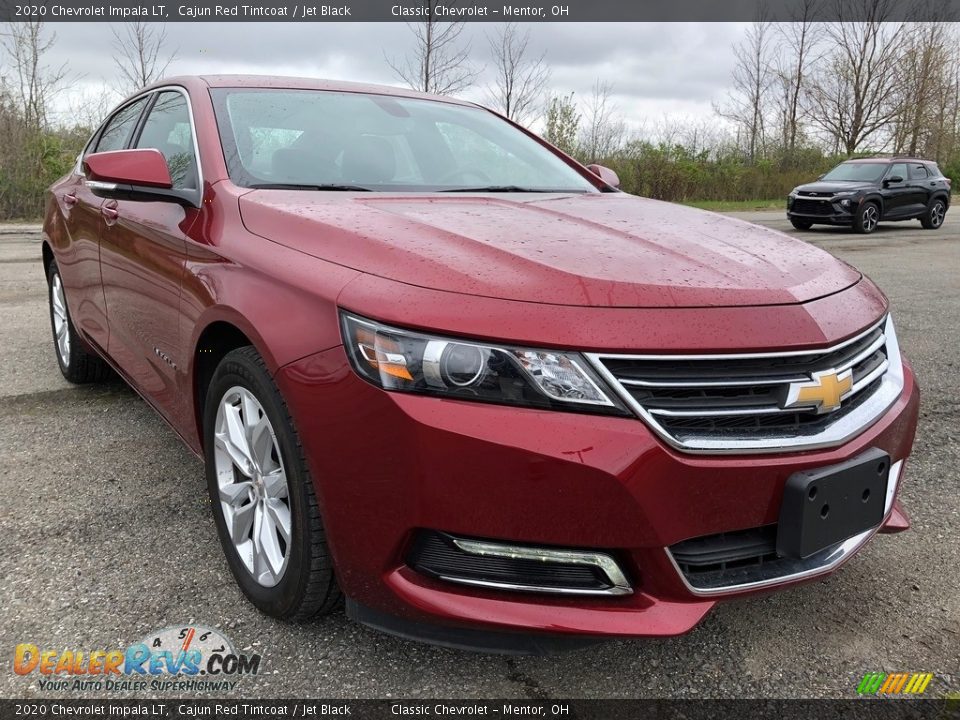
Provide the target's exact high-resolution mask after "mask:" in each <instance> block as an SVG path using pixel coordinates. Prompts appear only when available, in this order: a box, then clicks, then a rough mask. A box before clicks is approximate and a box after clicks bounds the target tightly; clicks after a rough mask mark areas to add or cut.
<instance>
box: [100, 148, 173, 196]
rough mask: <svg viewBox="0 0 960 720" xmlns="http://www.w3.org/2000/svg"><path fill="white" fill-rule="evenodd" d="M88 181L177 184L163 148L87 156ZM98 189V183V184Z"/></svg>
mask: <svg viewBox="0 0 960 720" xmlns="http://www.w3.org/2000/svg"><path fill="white" fill-rule="evenodd" d="M83 164H84V167H85V169H86V171H87V172H86V175H87V179H88V180H92V181H93V182H94V183H101V184H115V185H133V186H138V187H148V188H161V189H164V190H169V189H170V188H172V187H173V180H171V179H170V170H168V169H167V161H166V160H164V159H163V153H161V152H160V151H159V150H153V149H146V150H114V151H111V152H102V153H94V154H93V155H87V157H86V159H85V160H84V162H83ZM94 187H95V188H96V187H97V186H94Z"/></svg>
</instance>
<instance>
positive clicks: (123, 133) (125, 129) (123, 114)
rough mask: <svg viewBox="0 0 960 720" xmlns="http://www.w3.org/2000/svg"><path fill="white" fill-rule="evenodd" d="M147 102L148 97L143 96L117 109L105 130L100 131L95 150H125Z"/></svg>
mask: <svg viewBox="0 0 960 720" xmlns="http://www.w3.org/2000/svg"><path fill="white" fill-rule="evenodd" d="M146 104H147V98H145V97H143V98H140V99H139V100H135V101H134V102H132V103H130V104H129V105H127V106H126V107H124V108H121V109H120V110H119V111H117V113H116V114H115V115H114V116H113V117H112V118H110V120H109V121H108V122H107V125H106V127H105V128H104V129H103V132H101V133H100V137H99V138H98V139H97V147H96V148H95V150H94V151H95V152H108V151H110V150H123V149H124V148H125V147H126V146H127V142H128V141H129V140H130V136H131V135H132V134H133V129H134V127H135V126H136V124H137V120H138V119H139V118H140V113H141V112H142V111H143V106H144V105H146Z"/></svg>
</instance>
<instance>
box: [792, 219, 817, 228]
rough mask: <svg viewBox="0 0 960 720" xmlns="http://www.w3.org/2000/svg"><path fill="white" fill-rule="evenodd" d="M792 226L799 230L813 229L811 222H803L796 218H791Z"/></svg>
mask: <svg viewBox="0 0 960 720" xmlns="http://www.w3.org/2000/svg"><path fill="white" fill-rule="evenodd" d="M790 224H791V225H793V226H794V227H795V228H796V229H797V230H809V229H810V228H812V227H813V223H812V222H810V221H809V220H802V219H800V218H795V217H792V218H790Z"/></svg>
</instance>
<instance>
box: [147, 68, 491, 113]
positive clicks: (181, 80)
mask: <svg viewBox="0 0 960 720" xmlns="http://www.w3.org/2000/svg"><path fill="white" fill-rule="evenodd" d="M197 81H200V82H202V83H203V84H204V85H206V86H208V87H211V88H264V89H287V90H326V91H331V92H350V93H367V94H372V95H390V96H393V97H404V98H418V99H424V100H435V101H438V102H445V103H450V104H454V105H469V106H473V105H474V103H471V102H467V101H465V100H458V99H456V98H452V97H448V96H445V95H432V94H430V93H424V92H419V91H418V90H411V89H409V88H402V87H394V86H392V85H375V84H372V83H356V82H346V81H341V80H325V79H322V78H307V77H285V76H282V75H181V76H177V77H170V78H164V79H163V80H160V81H158V82H156V83H154V84H153V85H152V86H151V87H162V86H164V85H177V84H181V85H187V86H190V85H194V84H195V83H196V82H197Z"/></svg>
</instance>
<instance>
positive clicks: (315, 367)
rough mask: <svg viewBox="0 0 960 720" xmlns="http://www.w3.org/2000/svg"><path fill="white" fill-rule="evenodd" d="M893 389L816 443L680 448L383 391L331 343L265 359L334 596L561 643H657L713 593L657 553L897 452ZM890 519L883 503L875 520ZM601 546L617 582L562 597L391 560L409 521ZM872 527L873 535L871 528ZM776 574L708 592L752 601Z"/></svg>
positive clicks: (608, 420) (605, 426) (904, 440)
mask: <svg viewBox="0 0 960 720" xmlns="http://www.w3.org/2000/svg"><path fill="white" fill-rule="evenodd" d="M904 373H905V377H904V388H903V392H902V394H901V396H900V398H899V399H898V400H897V401H896V402H895V403H894V404H893V406H891V407H890V409H889V410H888V411H887V412H886V413H885V414H884V415H883V416H882V417H881V418H880V419H879V420H878V421H877V422H876V423H875V424H874V425H872V426H871V427H870V428H868V429H867V430H866V431H864V432H863V433H862V434H861V435H859V436H858V437H856V438H855V439H853V440H852V441H850V442H848V443H846V444H844V445H842V446H840V447H835V448H831V449H825V450H818V451H810V452H803V453H796V452H794V453H789V454H782V455H780V454H765V455H742V456H704V455H688V454H683V453H680V452H677V451H675V450H673V449H671V448H669V447H667V446H666V445H665V444H664V443H663V442H662V441H660V440H658V439H657V438H656V437H655V436H654V435H653V433H652V432H651V431H650V430H649V429H648V428H647V427H646V426H645V425H644V424H643V422H641V421H640V420H637V419H633V418H616V417H602V416H594V415H583V414H575V413H565V412H554V411H538V410H528V409H518V408H511V407H503V406H498V405H486V404H480V403H470V402H461V401H454V400H444V399H437V398H430V397H422V396H414V395H405V394H400V393H389V392H384V391H382V390H380V389H378V388H376V387H373V386H372V385H370V384H368V383H366V382H365V381H363V380H361V379H360V378H359V377H358V376H356V374H355V373H354V372H353V371H352V369H351V368H350V366H349V363H348V360H347V357H346V355H345V353H344V350H343V348H342V347H336V348H332V349H330V350H327V351H325V352H322V353H318V354H316V355H312V356H309V357H307V358H304V359H302V360H299V361H297V362H295V363H293V364H291V365H288V366H285V367H283V368H281V369H280V370H279V371H278V373H277V381H278V384H279V385H280V389H281V391H282V393H283V395H284V397H285V398H286V399H287V402H288V405H289V406H290V410H291V413H292V415H293V418H294V421H295V423H296V425H297V428H298V430H299V434H300V440H301V442H302V443H303V447H304V450H305V455H306V457H307V459H308V463H309V465H310V468H311V471H312V473H313V477H314V482H315V485H316V491H317V493H318V498H319V500H320V503H321V507H322V508H323V518H324V523H325V527H326V532H327V535H328V540H329V543H330V548H331V551H332V553H333V557H334V561H335V564H336V567H337V577H338V581H339V583H340V586H341V588H342V589H343V591H344V592H345V594H346V595H347V596H348V598H350V599H351V601H352V602H353V603H355V604H357V605H359V606H362V607H363V608H366V609H369V610H370V611H372V612H374V613H378V614H381V615H384V616H389V617H393V618H399V619H403V620H406V621H409V622H411V623H431V624H441V625H446V626H448V627H450V628H451V630H454V629H457V628H463V627H469V628H474V629H482V630H491V631H524V632H530V631H533V632H548V633H559V634H569V635H574V636H596V637H601V636H666V635H677V634H680V633H684V632H687V631H689V630H690V629H692V628H693V627H694V626H695V625H696V624H697V623H698V622H699V621H700V620H701V619H702V618H703V617H704V616H705V615H706V613H707V612H709V610H710V609H711V608H712V607H713V605H714V604H715V602H716V600H717V597H718V593H703V592H698V591H697V590H696V589H694V588H692V587H691V586H690V585H689V584H688V583H686V582H685V580H684V578H683V576H682V574H681V573H680V572H678V569H677V566H676V565H675V563H674V562H673V560H672V559H671V556H670V554H669V553H668V552H667V550H666V548H668V547H669V546H671V545H673V544H675V543H678V542H680V541H683V540H687V539H689V538H695V537H700V536H705V535H712V534H716V533H723V532H731V531H734V530H741V529H747V528H756V527H760V526H764V525H768V524H771V523H776V522H777V519H778V512H779V506H780V499H781V496H782V492H783V486H784V483H785V482H786V480H787V478H788V477H789V476H790V475H791V474H792V473H794V472H796V471H798V470H801V469H808V468H812V467H818V466H826V465H832V464H835V463H838V462H841V461H843V460H846V459H848V458H851V457H853V456H855V455H858V454H859V453H861V452H863V451H864V450H866V449H868V448H871V447H877V448H881V449H882V450H884V451H886V452H887V453H889V455H890V458H891V461H892V462H893V463H897V462H900V461H904V460H905V459H906V458H907V456H908V455H909V453H910V450H911V447H912V443H913V437H914V432H915V429H916V423H917V412H918V410H917V408H918V403H919V397H918V395H919V393H918V389H917V387H916V385H915V381H914V377H913V374H912V372H911V370H910V368H909V366H905V368H904ZM884 524H890V525H891V527H890V530H896V529H903V527H902V526H903V524H904V517H903V514H902V511H901V510H900V508H899V507H898V506H897V505H896V504H895V503H893V504H892V507H891V509H890V510H889V512H888V513H887V516H886V517H885V519H884ZM423 528H428V529H435V530H441V531H444V532H447V533H450V534H452V535H459V536H465V537H476V538H487V539H491V540H502V541H504V542H516V543H526V544H532V545H549V546H557V547H568V548H595V549H602V550H604V551H607V552H610V553H612V554H614V555H615V556H616V557H617V559H618V561H619V562H620V564H621V566H622V567H623V568H624V570H625V571H626V572H627V573H628V575H629V577H630V580H631V582H632V585H633V588H634V592H633V593H632V594H630V595H624V596H619V597H566V596H551V595H536V594H522V593H514V592H507V591H502V590H493V589H485V588H479V587H467V586H464V585H455V584H452V583H448V582H444V581H442V580H436V579H433V578H430V577H427V576H426V575H423V574H420V573H418V572H416V571H415V570H413V569H412V568H410V567H409V566H408V565H407V563H406V557H407V553H408V550H409V547H410V545H411V543H412V541H413V538H414V536H415V533H416V532H417V531H418V530H419V529H423ZM878 529H879V528H878ZM872 535H873V532H869V533H866V535H865V536H864V537H863V538H861V539H859V540H858V541H857V543H855V547H851V548H848V552H845V553H844V555H843V556H842V557H840V558H837V562H834V563H831V564H830V565H829V566H827V567H824V568H821V569H820V570H814V571H811V572H808V573H805V574H804V575H803V576H802V578H801V579H797V580H792V581H789V582H787V583H783V582H777V581H774V582H772V583H768V584H764V585H763V586H761V587H753V586H751V587H746V588H743V589H736V590H734V591H732V592H729V591H728V592H723V593H720V594H722V595H723V596H725V597H729V596H737V595H743V594H746V593H753V592H757V591H759V590H764V589H770V588H771V587H779V586H782V585H784V584H794V583H796V582H801V581H804V580H810V579H813V578H815V577H819V576H821V575H823V574H825V573H828V572H830V571H832V570H834V569H836V567H838V566H839V565H840V564H842V563H843V562H845V561H846V559H847V558H848V557H849V556H850V555H852V554H853V552H855V551H856V550H858V549H859V547H860V546H861V545H862V544H863V543H865V542H866V541H867V540H869V538H870V537H872Z"/></svg>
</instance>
